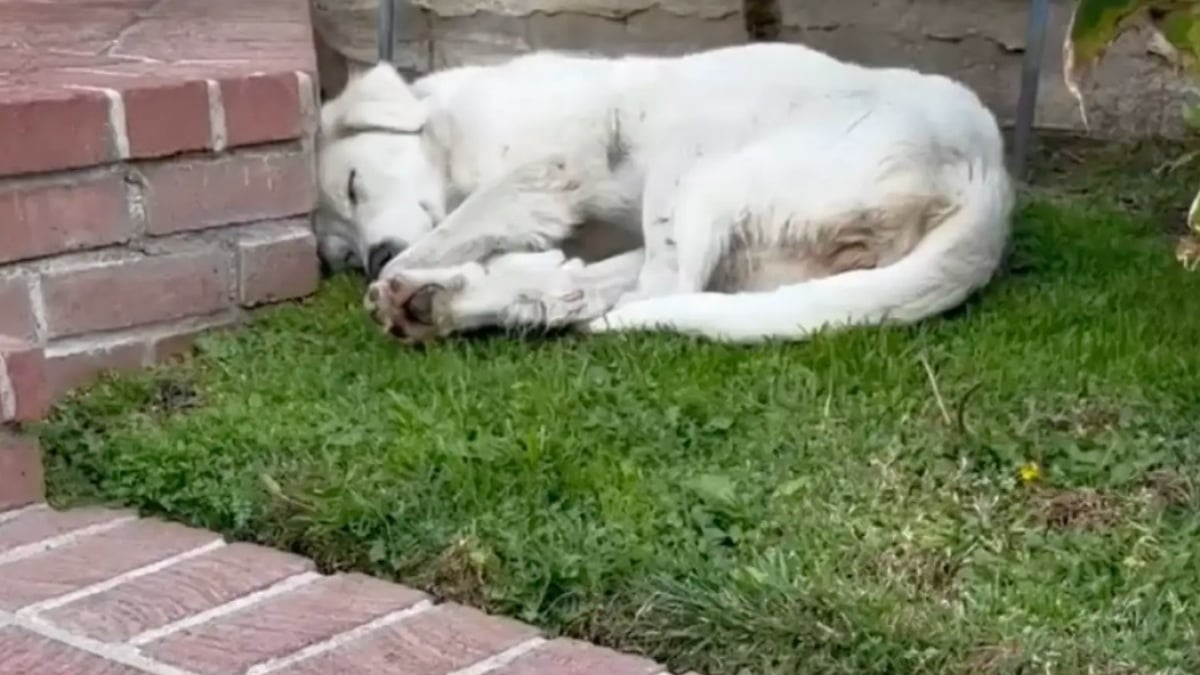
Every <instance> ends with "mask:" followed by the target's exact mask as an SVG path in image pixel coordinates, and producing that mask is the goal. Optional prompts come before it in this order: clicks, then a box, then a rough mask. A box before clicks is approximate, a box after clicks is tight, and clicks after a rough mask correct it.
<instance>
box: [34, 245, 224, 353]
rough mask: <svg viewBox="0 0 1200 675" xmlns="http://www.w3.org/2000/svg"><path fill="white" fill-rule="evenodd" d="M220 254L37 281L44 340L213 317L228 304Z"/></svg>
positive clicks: (57, 273)
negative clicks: (40, 282)
mask: <svg viewBox="0 0 1200 675" xmlns="http://www.w3.org/2000/svg"><path fill="white" fill-rule="evenodd" d="M230 262H231V261H230V260H229V257H228V256H227V255H226V254H225V253H224V252H223V251H221V250H219V249H216V248H211V249H195V250H190V251H181V252H179V253H169V254H165V255H153V256H141V257H132V258H126V259H123V260H118V261H107V262H98V263H89V264H81V265H75V266H69V267H67V266H64V267H63V268H60V269H55V270H53V271H50V272H47V273H45V275H44V276H43V278H42V294H43V302H44V303H45V307H46V331H47V337H64V336H69V335H79V334H82V333H89V332H92V331H100V330H112V329H117V328H128V327H130V326H138V325H143V324H149V323H158V322H165V321H172V320H175V319H181V318H183V317H186V316H196V315H203V314H213V313H216V312H218V311H220V310H222V309H226V308H228V307H229V306H230V304H231V298H230V288H231V279H230V277H231V275H232V270H231V265H230Z"/></svg>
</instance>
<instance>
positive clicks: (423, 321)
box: [363, 275, 458, 344]
mask: <svg viewBox="0 0 1200 675" xmlns="http://www.w3.org/2000/svg"><path fill="white" fill-rule="evenodd" d="M457 286H458V285H457V284H441V283H427V282H421V281H418V280H410V279H407V278H405V277H404V276H399V275H398V276H394V277H390V278H386V279H381V280H379V281H376V282H375V283H373V284H371V285H370V287H369V288H367V294H366V297H365V298H363V306H364V307H365V308H366V310H367V312H369V313H370V315H371V318H372V319H374V320H375V322H376V323H378V324H379V325H380V326H381V327H382V328H383V330H384V332H386V333H388V334H389V335H391V336H392V337H395V338H397V339H399V340H400V341H401V342H403V343H406V344H418V343H426V342H430V341H432V340H434V339H437V338H439V337H444V336H446V335H448V334H450V333H452V332H453V331H454V321H453V314H452V312H451V308H450V303H451V300H452V297H453V294H454V293H455V292H456V291H457V290H458V288H457Z"/></svg>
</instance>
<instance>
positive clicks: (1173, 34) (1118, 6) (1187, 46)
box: [1063, 0, 1200, 128]
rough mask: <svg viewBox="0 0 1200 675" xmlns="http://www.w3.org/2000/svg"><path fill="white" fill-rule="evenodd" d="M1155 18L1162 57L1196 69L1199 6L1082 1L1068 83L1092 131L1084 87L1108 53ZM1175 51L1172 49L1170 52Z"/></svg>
mask: <svg viewBox="0 0 1200 675" xmlns="http://www.w3.org/2000/svg"><path fill="white" fill-rule="evenodd" d="M1144 17H1149V18H1150V19H1151V25H1152V26H1153V29H1154V30H1156V31H1158V33H1159V36H1157V38H1158V40H1157V41H1158V44H1157V45H1155V47H1156V51H1157V52H1159V53H1161V54H1162V55H1163V56H1164V57H1165V58H1167V59H1168V60H1170V61H1172V63H1174V64H1175V65H1177V66H1179V65H1189V66H1194V65H1195V63H1196V58H1195V57H1196V55H1197V54H1200V2H1198V1H1197V0H1080V2H1079V3H1078V4H1076V5H1075V10H1074V12H1073V13H1072V15H1071V23H1070V26H1069V28H1068V29H1067V37H1066V40H1065V41H1064V43H1063V80H1064V81H1065V83H1066V85H1067V90H1068V91H1070V92H1071V95H1072V96H1073V97H1074V98H1075V101H1076V102H1077V103H1078V104H1079V114H1080V116H1081V117H1082V118H1083V124H1084V127H1085V128H1087V127H1089V126H1090V125H1089V123H1088V117H1087V108H1086V106H1085V104H1084V100H1083V92H1082V90H1081V87H1080V83H1081V82H1082V81H1083V80H1084V79H1085V78H1086V77H1087V76H1088V74H1090V72H1091V70H1092V68H1093V67H1095V65H1096V63H1097V62H1098V61H1099V60H1100V59H1101V58H1102V57H1103V56H1104V53H1105V51H1107V49H1108V48H1109V46H1110V45H1112V43H1113V42H1115V41H1116V40H1117V38H1119V37H1120V36H1121V35H1122V34H1123V33H1124V32H1125V31H1126V30H1128V29H1130V28H1132V27H1133V26H1134V25H1135V24H1136V23H1137V21H1138V20H1139V19H1142V18H1144ZM1167 45H1169V46H1170V47H1171V48H1172V49H1164V47H1165V46H1167Z"/></svg>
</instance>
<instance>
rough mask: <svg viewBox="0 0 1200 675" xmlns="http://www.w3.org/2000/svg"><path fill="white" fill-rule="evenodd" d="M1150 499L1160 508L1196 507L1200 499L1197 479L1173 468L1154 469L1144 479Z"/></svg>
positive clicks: (1143, 486) (1145, 490) (1144, 488)
mask: <svg viewBox="0 0 1200 675" xmlns="http://www.w3.org/2000/svg"><path fill="white" fill-rule="evenodd" d="M1142 489H1143V490H1144V493H1145V494H1146V496H1147V497H1148V498H1149V501H1150V502H1151V503H1152V504H1153V505H1155V506H1157V507H1159V508H1188V507H1194V506H1196V504H1197V501H1200V499H1198V497H1200V494H1198V493H1197V486H1196V481H1195V480H1194V479H1193V478H1192V477H1191V476H1188V475H1185V474H1182V473H1180V472H1178V471H1175V470H1172V469H1159V470H1158V471H1152V472H1150V473H1149V474H1147V475H1146V477H1145V478H1144V479H1143V480H1142Z"/></svg>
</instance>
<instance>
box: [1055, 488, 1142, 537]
mask: <svg viewBox="0 0 1200 675" xmlns="http://www.w3.org/2000/svg"><path fill="white" fill-rule="evenodd" d="M1122 516H1123V509H1122V508H1121V502H1120V501H1119V500H1118V499H1116V498H1115V497H1113V496H1111V495H1107V494H1104V493H1102V492H1098V491H1095V490H1087V489H1080V490H1043V491H1041V492H1040V493H1039V494H1038V495H1037V496H1035V497H1034V517H1035V518H1036V519H1037V521H1038V522H1039V523H1040V524H1041V525H1043V526H1044V527H1047V528H1050V529H1052V530H1083V531H1094V530H1102V529H1105V528H1108V527H1111V526H1113V525H1115V524H1117V523H1118V522H1120V520H1121V518H1122Z"/></svg>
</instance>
